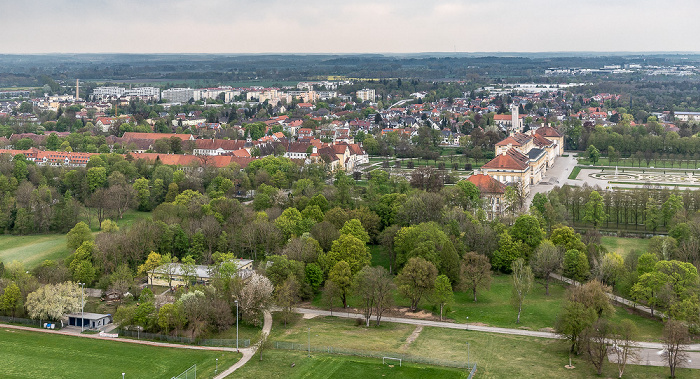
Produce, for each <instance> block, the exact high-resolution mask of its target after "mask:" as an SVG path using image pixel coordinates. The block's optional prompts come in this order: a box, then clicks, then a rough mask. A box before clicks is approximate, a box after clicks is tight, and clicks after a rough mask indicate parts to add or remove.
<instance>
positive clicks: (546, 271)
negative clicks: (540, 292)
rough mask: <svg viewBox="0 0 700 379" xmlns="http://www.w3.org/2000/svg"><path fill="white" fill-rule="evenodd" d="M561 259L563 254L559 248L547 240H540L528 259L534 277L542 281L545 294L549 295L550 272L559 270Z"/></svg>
mask: <svg viewBox="0 0 700 379" xmlns="http://www.w3.org/2000/svg"><path fill="white" fill-rule="evenodd" d="M563 260H564V256H563V254H562V253H561V250H560V249H559V248H558V247H556V246H554V244H553V243H552V242H551V241H547V240H545V241H542V243H541V244H540V246H538V247H537V249H535V253H534V254H533V255H532V258H531V259H530V265H531V266H532V272H533V273H534V275H535V277H537V278H539V279H540V280H541V281H542V283H543V285H544V290H545V295H547V296H549V282H550V280H551V279H552V274H558V273H559V272H561V269H562V265H563Z"/></svg>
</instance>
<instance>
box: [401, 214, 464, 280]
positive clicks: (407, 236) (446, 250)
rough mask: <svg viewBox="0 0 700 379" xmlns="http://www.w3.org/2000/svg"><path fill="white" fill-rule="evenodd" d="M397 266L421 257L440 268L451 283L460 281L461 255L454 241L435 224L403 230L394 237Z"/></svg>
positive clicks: (430, 223) (414, 226)
mask: <svg viewBox="0 0 700 379" xmlns="http://www.w3.org/2000/svg"><path fill="white" fill-rule="evenodd" d="M393 250H394V253H395V254H396V266H397V267H399V268H400V267H401V266H402V265H403V264H404V263H405V262H406V261H408V260H409V259H410V258H412V257H421V258H423V259H425V260H427V261H429V262H431V263H432V264H433V265H435V266H436V267H437V268H438V271H439V273H440V274H444V275H447V277H448V278H450V280H451V281H457V280H458V279H459V254H458V253H457V250H456V249H455V247H454V244H453V243H452V240H450V238H449V237H448V236H447V234H445V232H444V231H442V229H441V228H440V226H439V225H438V224H437V223H435V222H427V223H421V224H418V225H413V226H409V227H404V228H401V229H400V230H399V231H398V233H397V234H396V236H395V237H394V245H393Z"/></svg>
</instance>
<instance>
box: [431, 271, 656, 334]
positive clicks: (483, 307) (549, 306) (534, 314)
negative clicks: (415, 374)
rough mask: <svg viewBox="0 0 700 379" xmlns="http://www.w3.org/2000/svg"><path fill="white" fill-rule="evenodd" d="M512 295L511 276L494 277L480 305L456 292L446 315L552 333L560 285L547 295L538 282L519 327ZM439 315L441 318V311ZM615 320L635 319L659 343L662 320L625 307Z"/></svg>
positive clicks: (480, 295) (562, 291) (479, 294)
mask: <svg viewBox="0 0 700 379" xmlns="http://www.w3.org/2000/svg"><path fill="white" fill-rule="evenodd" d="M511 292H512V284H511V278H510V276H509V275H496V276H494V277H493V281H492V283H491V289H490V290H489V291H483V290H482V291H478V292H477V302H474V298H473V295H472V293H471V292H455V303H454V304H453V305H452V307H451V308H452V309H451V311H450V312H448V313H447V314H446V315H445V316H446V317H448V318H451V319H453V320H456V321H457V322H459V323H464V322H466V320H467V316H468V317H469V323H470V324H471V323H479V324H484V325H488V326H498V327H502V328H522V329H529V330H546V331H549V330H551V328H553V327H554V322H555V320H556V318H557V315H558V314H559V311H560V310H561V307H562V305H563V304H564V298H565V293H566V289H565V287H564V286H563V285H562V284H561V283H558V282H556V281H551V282H550V286H549V296H546V295H545V291H544V286H542V285H540V284H538V283H535V285H534V286H533V287H532V290H531V291H530V293H529V294H528V295H527V297H526V298H525V304H524V305H523V312H522V314H521V315H520V324H516V322H515V321H516V316H517V313H516V311H515V309H514V308H513V306H512V305H511V304H510V298H511ZM424 307H425V309H426V310H432V307H431V306H430V305H429V304H427V303H425V304H424ZM437 314H438V315H439V309H438V310H437ZM612 319H613V320H614V321H620V320H622V319H629V320H632V321H633V322H634V323H635V324H636V325H637V327H638V328H639V333H640V338H641V339H644V340H649V341H656V340H658V339H659V338H660V337H661V330H662V328H663V325H662V324H661V322H660V321H658V320H653V319H649V318H646V317H643V316H640V315H637V314H634V313H632V312H629V311H627V310H626V309H625V308H623V307H615V315H614V316H613V317H612Z"/></svg>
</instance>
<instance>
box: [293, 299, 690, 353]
mask: <svg viewBox="0 0 700 379" xmlns="http://www.w3.org/2000/svg"><path fill="white" fill-rule="evenodd" d="M295 312H297V313H304V314H314V315H319V316H336V317H341V318H358V317H359V318H364V316H363V315H361V314H359V313H349V312H343V311H340V312H338V311H335V312H333V314H332V315H331V312H329V311H323V310H320V309H309V308H296V309H295ZM373 319H374V320H376V316H374V317H373ZM382 321H386V322H394V323H398V324H409V325H422V326H432V327H435V328H447V329H460V330H473V331H478V332H488V333H499V334H510V335H517V336H527V337H539V338H550V339H563V338H562V337H561V336H560V335H558V334H556V333H550V332H539V331H535V330H525V329H508V328H498V327H494V326H482V325H470V324H458V323H453V322H445V321H429V320H420V319H412V318H401V317H386V316H384V317H382ZM637 345H638V346H639V347H641V348H647V349H656V350H660V349H662V348H663V346H662V344H661V343H658V342H637ZM688 350H692V351H700V344H694V345H690V346H689V349H688Z"/></svg>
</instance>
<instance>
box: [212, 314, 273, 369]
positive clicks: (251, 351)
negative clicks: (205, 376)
mask: <svg viewBox="0 0 700 379" xmlns="http://www.w3.org/2000/svg"><path fill="white" fill-rule="evenodd" d="M270 330H272V315H271V314H270V311H265V323H264V324H263V329H262V331H263V333H266V334H267V335H268V336H269V335H270ZM240 350H241V353H243V357H241V359H240V360H239V361H238V362H236V363H235V364H234V365H233V366H231V367H229V368H228V369H226V370H225V371H222V372H221V374H219V375H217V376H215V377H214V379H223V378H225V377H227V376H229V375H231V374H232V373H233V372H234V371H236V370H238V369H239V368H241V367H242V366H243V365H244V364H246V363H248V361H249V360H250V358H253V356H254V355H255V352H256V351H257V350H258V347H257V346H256V345H253V346H251V347H247V348H245V349H240Z"/></svg>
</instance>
